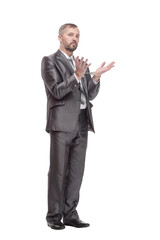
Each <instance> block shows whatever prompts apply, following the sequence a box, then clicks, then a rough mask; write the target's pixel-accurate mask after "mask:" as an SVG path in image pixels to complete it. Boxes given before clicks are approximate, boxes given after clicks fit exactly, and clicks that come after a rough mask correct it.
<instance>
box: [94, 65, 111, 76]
mask: <svg viewBox="0 0 160 240" xmlns="http://www.w3.org/2000/svg"><path fill="white" fill-rule="evenodd" d="M105 64H106V63H105V62H103V63H102V65H101V66H100V67H99V68H97V70H96V71H95V75H96V76H101V75H102V74H103V73H105V72H107V71H109V70H110V69H111V68H112V67H114V64H115V62H111V63H110V64H108V65H107V66H106V67H104V65H105Z"/></svg>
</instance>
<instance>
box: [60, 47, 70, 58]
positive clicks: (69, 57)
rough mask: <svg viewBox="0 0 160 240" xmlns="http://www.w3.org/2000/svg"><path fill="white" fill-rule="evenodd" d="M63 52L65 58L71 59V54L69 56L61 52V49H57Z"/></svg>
mask: <svg viewBox="0 0 160 240" xmlns="http://www.w3.org/2000/svg"><path fill="white" fill-rule="evenodd" d="M59 50H60V51H61V52H62V53H63V54H64V56H65V57H66V58H67V59H72V60H73V54H72V55H71V56H68V55H67V54H66V53H65V52H63V51H62V50H61V49H59Z"/></svg>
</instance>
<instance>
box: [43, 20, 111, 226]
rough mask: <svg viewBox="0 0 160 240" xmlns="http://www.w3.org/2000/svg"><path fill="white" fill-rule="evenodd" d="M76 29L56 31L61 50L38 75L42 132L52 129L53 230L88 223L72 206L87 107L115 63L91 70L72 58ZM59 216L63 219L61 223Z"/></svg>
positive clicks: (71, 26)
mask: <svg viewBox="0 0 160 240" xmlns="http://www.w3.org/2000/svg"><path fill="white" fill-rule="evenodd" d="M79 37H80V33H79V29H78V27H77V26H76V25H75V24H64V25H62V26H61V27H60V29H59V36H58V39H59V42H60V48H59V50H58V51H57V52H56V53H54V54H52V55H50V56H48V57H44V58H43V60H42V78H43V80H44V84H45V89H46V94H47V124H46V131H47V132H48V133H50V140H51V144H50V168H49V173H48V213H47V216H46V220H47V223H48V226H49V227H51V228H52V229H58V230H60V229H64V228H65V225H67V226H73V227H78V228H81V227H88V226H89V224H88V223H84V222H82V221H81V220H80V219H79V215H78V212H77V210H76V207H77V205H78V201H79V191H80V187H81V183H82V178H83V173H84V165H85V155H86V148H87V137H88V130H90V131H93V132H94V125H93V119H92V112H91V107H92V104H91V103H90V102H89V101H90V100H93V99H94V98H95V97H96V96H97V94H98V91H99V87H100V77H101V75H102V74H103V73H105V72H106V71H108V70H110V69H111V68H112V67H113V66H114V62H112V63H110V64H109V65H108V66H106V67H105V66H104V65H105V62H104V63H102V65H101V66H100V67H99V68H98V69H97V70H96V71H95V73H93V74H94V75H93V77H92V78H91V75H90V73H89V66H90V65H91V64H88V63H87V62H88V59H86V60H84V58H83V57H82V58H81V59H80V60H79V57H75V58H74V57H73V52H74V51H75V50H76V48H77V46H78V43H79ZM62 218H63V222H62V221H61V220H62Z"/></svg>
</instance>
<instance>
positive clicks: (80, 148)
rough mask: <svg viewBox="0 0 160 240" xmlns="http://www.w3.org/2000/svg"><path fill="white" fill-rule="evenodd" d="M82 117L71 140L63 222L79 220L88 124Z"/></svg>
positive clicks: (84, 117)
mask: <svg viewBox="0 0 160 240" xmlns="http://www.w3.org/2000/svg"><path fill="white" fill-rule="evenodd" d="M84 113H85V111H84ZM84 113H83V115H84ZM83 115H82V116H80V118H79V123H78V125H77V135H76V138H75V139H73V141H72V145H71V148H70V154H69V163H68V164H69V167H68V174H67V182H66V189H65V207H64V222H67V221H69V220H71V219H78V218H79V216H78V213H77V211H76V207H77V204H78V201H79V191H80V187H81V183H82V178H83V174H84V166H85V156H86V149H87V140H88V126H87V123H88V122H87V118H86V115H84V116H83Z"/></svg>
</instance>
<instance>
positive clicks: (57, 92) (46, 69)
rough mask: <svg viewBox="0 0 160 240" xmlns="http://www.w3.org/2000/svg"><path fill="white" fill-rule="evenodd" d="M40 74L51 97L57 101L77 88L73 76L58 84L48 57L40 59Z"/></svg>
mask: <svg viewBox="0 0 160 240" xmlns="http://www.w3.org/2000/svg"><path fill="white" fill-rule="evenodd" d="M41 73H42V78H43V80H44V84H45V85H46V87H47V89H48V90H49V91H50V93H51V94H52V96H53V97H55V98H56V99H58V100H60V99H62V98H63V97H65V96H66V95H67V94H68V93H70V92H72V91H73V90H74V89H75V88H77V87H78V82H77V80H76V78H75V76H74V74H73V75H72V76H71V77H70V78H68V79H66V81H63V82H58V80H57V79H58V74H57V69H56V66H55V65H54V63H53V62H52V61H51V60H50V58H49V57H44V58H43V59H42V65H41Z"/></svg>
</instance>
